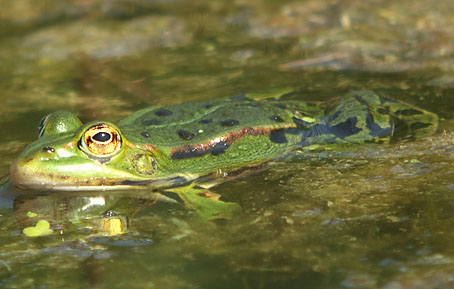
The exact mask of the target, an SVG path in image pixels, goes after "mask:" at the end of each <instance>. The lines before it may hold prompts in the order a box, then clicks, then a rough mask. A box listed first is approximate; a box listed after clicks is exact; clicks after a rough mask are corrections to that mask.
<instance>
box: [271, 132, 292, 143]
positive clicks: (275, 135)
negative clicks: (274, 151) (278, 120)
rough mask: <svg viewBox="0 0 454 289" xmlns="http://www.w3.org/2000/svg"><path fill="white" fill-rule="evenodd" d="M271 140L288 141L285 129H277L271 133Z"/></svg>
mask: <svg viewBox="0 0 454 289" xmlns="http://www.w3.org/2000/svg"><path fill="white" fill-rule="evenodd" d="M270 141H272V142H274V143H278V144H283V143H287V142H288V141H287V138H286V137H285V130H283V129H276V130H273V131H272V132H271V133H270Z"/></svg>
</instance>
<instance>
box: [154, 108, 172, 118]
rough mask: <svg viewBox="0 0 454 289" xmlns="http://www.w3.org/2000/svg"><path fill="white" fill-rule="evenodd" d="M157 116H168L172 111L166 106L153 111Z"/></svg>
mask: <svg viewBox="0 0 454 289" xmlns="http://www.w3.org/2000/svg"><path fill="white" fill-rule="evenodd" d="M154 114H156V115H157V116H169V115H172V114H173V112H172V111H171V110H168V109H167V108H160V109H158V110H156V111H155V112H154Z"/></svg>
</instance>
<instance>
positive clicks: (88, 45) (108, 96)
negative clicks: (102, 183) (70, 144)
mask: <svg viewBox="0 0 454 289" xmlns="http://www.w3.org/2000/svg"><path fill="white" fill-rule="evenodd" d="M60 3H63V2H60V1H56V2H54V1H50V0H49V1H43V2H42V3H41V4H40V5H38V6H36V5H31V4H30V3H29V2H28V1H5V3H4V4H5V5H7V6H6V7H9V10H8V13H6V12H5V14H3V15H2V16H1V18H2V22H1V23H2V26H0V32H1V38H0V41H1V42H2V45H1V48H0V61H1V63H2V67H1V69H0V88H1V91H2V96H1V98H0V101H1V103H0V104H1V105H0V115H1V116H2V117H1V119H0V127H1V128H2V130H1V131H2V137H1V138H0V156H1V159H2V162H0V176H6V175H7V174H8V170H9V165H10V163H11V161H12V160H13V159H14V158H15V157H16V156H17V155H18V154H19V153H20V151H21V150H22V149H23V147H24V145H26V144H27V143H29V142H31V141H33V140H34V139H35V138H36V131H37V125H38V123H39V120H40V119H41V117H42V116H44V115H46V114H47V113H50V112H53V111H56V110H60V109H67V110H72V111H74V112H77V113H78V115H80V116H81V118H82V120H83V121H89V120H93V119H105V120H110V121H116V120H119V119H121V118H123V117H125V116H126V115H128V114H130V113H131V112H133V111H135V110H137V109H139V108H142V107H143V106H144V105H147V104H170V103H180V102H183V101H191V100H201V99H209V98H220V97H223V96H229V95H236V94H239V93H242V92H251V91H252V92H255V91H263V90H271V89H278V88H286V87H291V88H300V89H302V95H303V96H302V97H303V98H304V99H307V100H313V99H327V98H330V97H334V96H338V95H342V94H344V93H346V92H348V91H349V90H351V89H358V88H359V89H363V88H367V89H372V90H375V91H378V92H381V93H385V94H387V95H389V96H392V97H394V98H397V99H401V100H404V101H407V102H410V103H413V104H415V105H417V106H419V107H424V108H426V109H428V110H431V111H433V112H436V113H437V114H439V115H440V117H441V122H440V130H439V132H438V133H437V134H436V135H434V136H433V137H430V138H427V139H422V140H418V141H416V142H412V143H405V144H394V145H382V146H377V145H364V146H352V147H351V148H349V149H348V150H347V152H345V151H344V152H338V153H336V152H323V151H322V152H313V155H310V156H307V155H304V156H295V157H294V158H293V159H292V160H288V161H285V162H282V163H279V164H277V165H276V166H274V167H272V168H270V169H268V170H265V171H263V172H260V173H258V174H255V175H252V176H249V177H246V178H242V179H238V180H234V181H232V182H228V183H224V184H221V185H219V186H217V187H215V188H213V191H215V192H216V193H220V194H222V195H223V196H225V197H227V198H228V199H230V200H232V201H235V202H237V203H239V204H240V205H241V207H242V209H243V210H242V213H241V214H239V215H237V216H235V218H233V219H232V220H230V221H229V222H227V223H224V224H214V223H200V222H198V221H195V220H193V219H191V218H190V216H189V215H188V212H187V211H186V210H184V208H181V207H180V206H178V205H177V204H172V203H159V205H152V203H153V202H154V200H153V197H152V196H150V194H143V193H141V192H127V193H123V192H111V193H108V194H99V193H96V194H90V193H86V194H83V195H81V194H77V193H72V194H47V193H46V192H42V193H41V194H39V195H37V193H36V192H34V193H33V192H32V193H31V194H26V195H24V196H21V197H19V198H16V200H14V198H10V199H8V197H7V196H5V197H4V200H2V202H1V205H2V209H1V211H0V213H1V217H0V223H1V227H2V229H3V230H2V231H1V233H0V287H2V288H63V287H64V288H81V287H82V288H124V287H128V288H385V289H401V288H424V289H426V288H451V287H454V284H453V282H454V281H453V279H452V274H451V273H452V272H453V270H454V261H453V260H454V247H453V246H451V244H452V240H453V237H454V236H453V234H452V226H453V220H454V219H453V213H452V212H453V210H452V208H453V206H454V198H453V193H454V182H453V179H454V178H453V171H454V170H453V163H454V162H453V158H454V157H453V149H452V147H453V141H452V139H453V127H454V123H453V120H452V119H453V111H454V106H453V104H454V102H453V99H452V95H453V90H454V85H453V83H454V82H453V81H454V69H453V63H454V62H453V60H454V59H453V58H452V56H453V55H454V53H453V48H452V41H453V39H452V35H451V34H452V30H453V28H454V27H453V26H454V24H453V22H452V16H451V15H449V11H452V9H451V10H449V9H447V8H446V9H441V8H437V7H449V5H451V6H452V3H451V2H450V1H441V0H440V1H436V3H435V2H434V3H431V2H430V1H429V2H427V1H411V2H408V3H406V2H405V1H404V2H399V3H396V2H394V1H376V2H374V3H373V4H370V5H369V4H368V5H366V6H363V5H362V4H359V3H358V4H354V3H343V2H336V3H334V2H331V1H325V2H320V1H300V2H292V1H279V2H273V1H258V0H257V1H247V2H242V1H237V2H233V3H232V2H230V1H229V2H222V1H152V2H141V1H135V2H121V1H118V2H115V3H109V4H106V3H104V2H101V3H97V2H95V1H93V2H87V3H83V2H80V1H75V2H71V1H68V2H65V3H64V4H60ZM409 3H411V5H410V4H409ZM182 4H184V5H182ZM435 4H436V5H435ZM32 7H33V9H32ZM4 194H5V193H4ZM13 201H14V203H12V202H13ZM88 204H91V206H87V205H88ZM81 208H85V209H84V210H82V209H81ZM109 208H116V209H117V211H121V212H122V216H127V217H128V220H129V223H126V222H124V227H123V230H124V231H125V232H126V233H125V234H121V235H115V236H106V235H105V233H102V228H101V227H102V225H99V222H98V221H99V216H100V215H102V214H103V213H106V211H108V210H109ZM29 211H30V212H34V213H37V214H38V217H39V218H41V217H42V218H45V219H47V220H51V221H52V222H53V227H52V228H53V229H54V233H53V234H52V235H50V236H44V237H38V238H29V237H26V236H24V235H23V234H22V229H23V228H24V227H27V226H30V225H32V224H34V223H35V220H36V219H34V217H26V215H27V212H29ZM104 216H105V218H107V219H109V218H110V219H112V218H113V219H115V216H113V217H107V215H104ZM110 219H109V220H110ZM122 221H124V219H122ZM100 226H101V227H100ZM88 228H91V229H88Z"/></svg>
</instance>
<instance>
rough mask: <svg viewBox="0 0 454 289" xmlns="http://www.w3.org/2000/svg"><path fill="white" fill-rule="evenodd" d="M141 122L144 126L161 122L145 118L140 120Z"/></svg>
mask: <svg viewBox="0 0 454 289" xmlns="http://www.w3.org/2000/svg"><path fill="white" fill-rule="evenodd" d="M142 123H143V125H146V126H149V125H160V124H162V122H161V121H159V120H157V119H147V120H144V121H142Z"/></svg>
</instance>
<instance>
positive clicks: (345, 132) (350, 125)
mask: <svg viewBox="0 0 454 289" xmlns="http://www.w3.org/2000/svg"><path fill="white" fill-rule="evenodd" d="M357 122H358V120H357V118H356V117H350V118H348V119H347V120H345V121H344V122H341V123H339V124H336V125H333V126H331V127H330V129H329V130H330V132H331V133H333V134H334V135H335V136H336V137H338V138H342V139H343V138H346V137H348V136H351V135H354V134H356V133H358V132H360V131H361V130H362V129H361V128H358V127H356V123H357Z"/></svg>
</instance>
